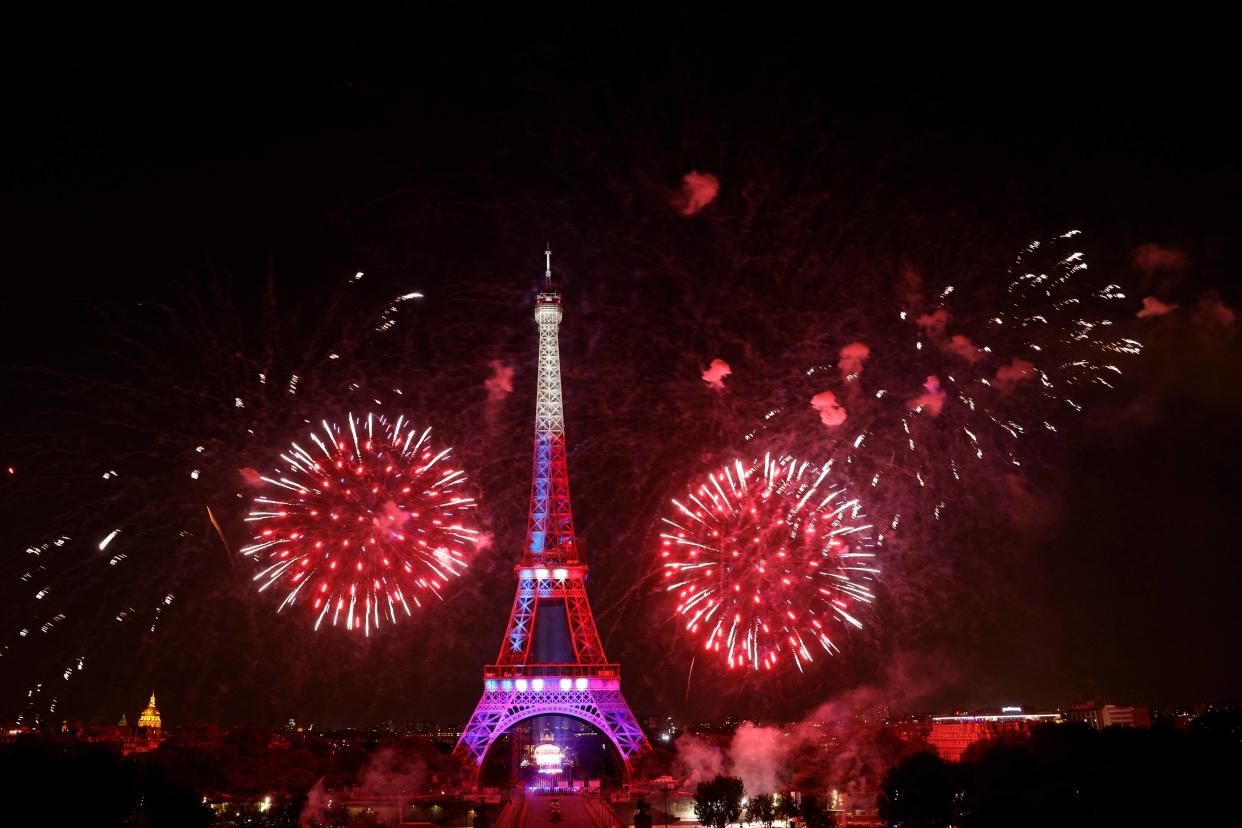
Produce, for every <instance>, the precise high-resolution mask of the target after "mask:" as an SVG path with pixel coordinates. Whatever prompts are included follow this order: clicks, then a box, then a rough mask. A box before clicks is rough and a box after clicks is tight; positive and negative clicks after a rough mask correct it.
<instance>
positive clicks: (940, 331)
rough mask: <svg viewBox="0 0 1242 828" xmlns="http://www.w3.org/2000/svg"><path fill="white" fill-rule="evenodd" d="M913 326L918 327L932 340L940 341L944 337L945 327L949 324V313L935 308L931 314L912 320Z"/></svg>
mask: <svg viewBox="0 0 1242 828" xmlns="http://www.w3.org/2000/svg"><path fill="white" fill-rule="evenodd" d="M914 324H916V325H918V326H919V327H920V328H922V329H923V330H924V331H926V332H927V335H928V336H930V337H931V338H932V339H940V338H941V337H943V336H944V329H945V326H946V325H948V324H949V312H948V311H947V310H945V309H944V308H937V309H936V310H935V311H934V312H932V313H925V314H923V315H922V316H920V317H919V318H917V319H915V320H914Z"/></svg>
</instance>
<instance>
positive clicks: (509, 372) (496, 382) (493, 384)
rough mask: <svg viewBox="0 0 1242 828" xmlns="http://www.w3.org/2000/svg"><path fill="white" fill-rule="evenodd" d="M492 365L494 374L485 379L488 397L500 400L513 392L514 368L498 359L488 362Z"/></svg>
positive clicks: (494, 400)
mask: <svg viewBox="0 0 1242 828" xmlns="http://www.w3.org/2000/svg"><path fill="white" fill-rule="evenodd" d="M488 364H489V365H490V366H491V367H492V375H491V376H490V377H488V378H487V379H485V380H483V387H484V388H486V389H487V399H488V400H490V401H491V402H498V401H500V400H503V399H504V398H505V397H507V396H509V395H510V394H511V393H513V369H512V368H510V367H509V366H508V365H505V364H504V363H503V362H501V361H500V360H498V359H493V360H492V361H491V362H489V363H488Z"/></svg>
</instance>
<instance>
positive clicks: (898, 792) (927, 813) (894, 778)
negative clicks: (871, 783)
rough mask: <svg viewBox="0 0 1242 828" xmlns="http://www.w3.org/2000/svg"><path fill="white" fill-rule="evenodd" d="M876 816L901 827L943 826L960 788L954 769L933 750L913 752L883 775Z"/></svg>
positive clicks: (948, 818)
mask: <svg viewBox="0 0 1242 828" xmlns="http://www.w3.org/2000/svg"><path fill="white" fill-rule="evenodd" d="M881 787H882V793H881V794H880V798H879V806H880V818H881V819H883V820H884V821H885V822H887V823H890V824H895V825H900V826H903V828H946V826H948V825H949V824H950V823H951V822H952V821H953V815H954V813H955V805H954V802H955V799H956V797H957V795H958V793H959V791H960V783H959V780H958V773H957V770H956V769H955V768H954V767H953V766H952V765H950V764H949V763H948V762H945V761H944V760H943V759H941V758H940V757H939V756H937V755H936V754H934V753H925V752H921V753H915V754H912V755H910V756H908V757H906V758H905V759H903V760H902V761H901V762H899V763H898V764H897V765H895V766H894V767H893V768H892V769H891V770H890V771H889V772H888V773H887V774H886V775H885V777H884V782H883V785H882V786H881Z"/></svg>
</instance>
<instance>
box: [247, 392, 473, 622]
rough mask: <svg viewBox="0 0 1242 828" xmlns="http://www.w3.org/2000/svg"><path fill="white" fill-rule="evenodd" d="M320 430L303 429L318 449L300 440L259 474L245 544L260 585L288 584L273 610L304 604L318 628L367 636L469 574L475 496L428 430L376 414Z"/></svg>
mask: <svg viewBox="0 0 1242 828" xmlns="http://www.w3.org/2000/svg"><path fill="white" fill-rule="evenodd" d="M321 430H322V436H321V434H320V433H315V432H312V433H311V434H310V435H308V439H309V440H310V441H311V442H312V443H313V444H314V445H315V446H317V448H318V453H317V454H315V455H312V454H311V453H310V452H309V451H307V450H306V449H304V448H303V447H302V446H301V445H299V444H298V443H297V442H295V443H293V444H292V445H291V447H290V448H289V450H287V451H286V452H285V453H283V454H281V455H280V459H281V465H280V466H278V467H277V468H276V469H275V470H274V471H273V472H272V473H271V476H267V475H264V476H263V477H262V478H261V479H262V481H263V482H264V483H265V484H267V485H266V487H264V488H263V489H261V490H260V492H259V494H258V495H256V497H255V498H254V505H253V508H252V510H251V512H250V514H249V516H248V517H247V518H246V521H247V522H249V523H253V524H255V526H256V534H255V536H254V542H253V543H252V544H251V545H249V546H246V547H244V548H243V549H242V550H241V552H242V554H243V555H247V556H250V557H252V558H254V560H255V561H256V562H257V563H258V565H259V567H260V570H259V572H258V574H257V575H255V576H254V580H255V581H256V582H257V583H259V591H260V592H264V591H266V590H267V589H268V588H269V587H273V586H277V585H282V586H283V588H284V589H285V590H286V592H285V596H284V599H283V600H282V601H281V603H280V606H279V609H278V611H283V610H284V609H285V608H287V607H291V606H294V605H295V604H297V603H298V602H299V601H300V600H302V601H304V602H305V603H308V604H309V605H310V608H311V614H312V615H313V616H314V628H315V629H319V628H320V626H321V625H322V624H323V623H324V622H325V621H330V622H331V623H332V625H334V626H337V625H341V624H343V625H344V627H345V629H347V630H351V631H352V630H362V631H363V632H364V634H365V635H368V636H369V635H370V634H371V630H372V629H373V628H375V629H378V628H379V627H380V626H381V625H382V624H383V623H384V622H385V621H386V622H388V623H393V624H395V623H396V622H397V620H398V618H399V617H400V615H402V614H404V615H406V616H409V615H411V614H412V612H413V608H418V607H421V606H423V602H424V601H425V600H426V599H427V598H428V597H429V595H430V596H434V597H435V598H441V590H442V589H444V587H445V584H446V582H447V581H448V580H449V579H451V578H456V577H458V576H460V575H461V574H462V572H463V571H464V570H465V569H466V567H467V566H468V557H469V553H470V552H472V551H473V548H474V546H475V545H476V544H477V543H478V542H479V539H480V533H479V530H478V529H476V528H474V527H473V526H470V525H467V524H466V520H467V519H468V518H469V517H470V515H471V513H472V512H473V511H474V510H475V508H476V505H477V504H476V502H475V499H474V498H473V497H471V496H469V494H467V493H466V492H465V488H466V482H467V479H466V476H465V474H464V473H463V472H462V471H461V470H460V469H456V468H452V467H451V466H450V465H449V463H450V454H451V449H441V450H437V449H435V448H433V446H432V442H431V440H430V434H431V429H430V428H427V429H424V430H422V431H421V432H420V431H419V430H418V429H417V428H415V427H413V426H411V425H410V424H409V423H408V422H406V420H405V417H404V416H400V417H398V418H397V419H396V421H395V422H391V423H390V422H389V420H388V418H387V417H386V416H385V415H382V414H381V415H377V414H374V413H372V414H367V415H366V416H365V417H355V416H354V415H353V414H350V415H348V417H347V418H346V425H345V426H342V425H340V424H337V423H329V422H328V421H327V420H324V421H323V422H322V423H321ZM320 455H322V456H320ZM304 593H305V594H304ZM420 596H421V597H420ZM411 604H413V608H412V607H411Z"/></svg>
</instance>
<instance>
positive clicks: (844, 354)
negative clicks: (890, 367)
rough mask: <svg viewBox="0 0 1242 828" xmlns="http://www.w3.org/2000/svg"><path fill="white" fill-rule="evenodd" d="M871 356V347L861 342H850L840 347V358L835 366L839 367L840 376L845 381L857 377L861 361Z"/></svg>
mask: <svg viewBox="0 0 1242 828" xmlns="http://www.w3.org/2000/svg"><path fill="white" fill-rule="evenodd" d="M869 356H871V349H870V348H868V347H867V346H866V345H864V344H863V343H861V342H851V343H850V344H849V345H846V346H845V347H844V348H842V349H841V359H840V361H839V362H837V367H838V368H840V369H841V377H842V378H843V379H844V380H845V381H846V382H852V381H853V380H856V379H858V375H859V374H861V373H862V369H863V363H864V362H866V361H867V357H869Z"/></svg>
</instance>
